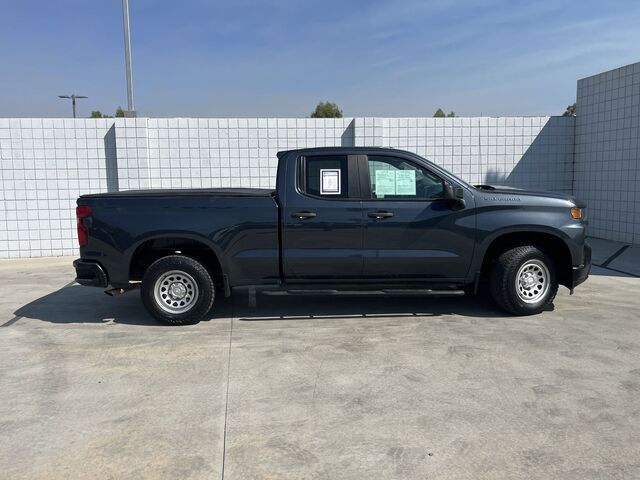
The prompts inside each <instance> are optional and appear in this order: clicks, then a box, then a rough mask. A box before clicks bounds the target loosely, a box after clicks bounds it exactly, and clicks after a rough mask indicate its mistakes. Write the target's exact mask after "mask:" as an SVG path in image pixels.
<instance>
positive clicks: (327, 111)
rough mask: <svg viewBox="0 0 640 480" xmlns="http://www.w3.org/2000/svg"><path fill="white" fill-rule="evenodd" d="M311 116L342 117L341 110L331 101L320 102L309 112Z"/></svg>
mask: <svg viewBox="0 0 640 480" xmlns="http://www.w3.org/2000/svg"><path fill="white" fill-rule="evenodd" d="M311 118H342V110H340V108H339V107H338V105H336V104H335V103H332V102H320V103H318V105H316V109H315V110H314V111H313V113H312V114H311Z"/></svg>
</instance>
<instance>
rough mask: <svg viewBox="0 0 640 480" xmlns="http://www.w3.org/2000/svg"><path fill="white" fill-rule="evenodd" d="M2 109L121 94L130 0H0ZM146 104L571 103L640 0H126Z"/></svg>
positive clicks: (273, 109)
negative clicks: (578, 86) (124, 8)
mask: <svg viewBox="0 0 640 480" xmlns="http://www.w3.org/2000/svg"><path fill="white" fill-rule="evenodd" d="M0 5H1V10H0V12H1V13H0V55H1V58H2V65H3V68H1V69H0V116H1V117H13V116H68V115H69V114H70V110H71V108H70V105H69V104H68V103H67V102H66V101H63V100H59V99H57V95H59V94H70V93H76V94H83V95H88V96H89V99H88V100H82V101H80V102H81V103H80V104H79V114H80V116H87V115H88V114H89V111H90V110H94V109H99V110H101V111H103V112H108V113H113V111H114V110H115V108H116V107H117V106H118V105H122V106H123V107H125V106H126V86H125V77H124V60H123V57H124V53H123V40H122V16H121V2H120V0H46V1H45V0H38V1H36V0H19V1H18V0H0ZM130 13H131V28H132V33H131V35H132V50H133V62H134V66H133V70H134V89H135V99H136V107H137V110H138V111H139V112H140V114H141V115H147V116H214V117H223V116H247V117H256V116H307V115H308V114H309V113H310V111H311V110H313V107H314V106H315V104H316V103H317V102H318V101H319V100H331V101H335V102H337V103H338V104H339V105H340V106H341V107H342V108H343V110H344V113H345V115H346V116H364V115H378V116H424V115H427V116H429V115H431V114H432V113H433V111H434V110H435V109H436V108H437V107H439V106H441V107H442V108H443V109H445V110H447V111H448V110H454V111H456V112H457V113H458V114H459V115H480V114H481V113H482V114H484V115H494V116H497V115H518V114H526V115H533V114H561V113H562V112H563V111H564V108H565V107H566V105H567V104H569V103H572V102H573V101H574V100H575V86H576V80H577V79H578V78H582V77H585V76H588V75H591V74H595V73H598V72H601V71H604V70H609V69H611V68H615V67H618V66H621V65H625V64H629V63H633V62H637V61H640V48H639V46H640V27H639V26H638V25H639V24H640V22H639V21H640V2H637V1H635V0H628V1H617V0H607V1H603V0H597V1H596V0H572V1H569V0H542V1H535V0H529V1H519V0H479V1H461V0H460V1H458V0H437V1H430V0H406V1H400V0H398V1H381V0H371V1H364V0H341V1H336V0H320V1H318V0H316V1H307V0H229V1H219V0H182V1H179V0H130Z"/></svg>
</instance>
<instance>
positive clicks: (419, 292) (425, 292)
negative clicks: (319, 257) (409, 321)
mask: <svg viewBox="0 0 640 480" xmlns="http://www.w3.org/2000/svg"><path fill="white" fill-rule="evenodd" d="M262 293H264V294H265V295H272V296H287V295H288V296H295V295H342V296H376V295H389V296H402V295H406V296H429V297H461V296H463V295H464V290H431V289H425V288H411V289H408V288H403V289H382V290H314V289H312V290H264V291H263V292H262Z"/></svg>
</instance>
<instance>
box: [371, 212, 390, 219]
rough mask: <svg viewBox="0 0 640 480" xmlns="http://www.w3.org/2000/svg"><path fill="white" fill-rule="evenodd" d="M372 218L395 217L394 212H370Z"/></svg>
mask: <svg viewBox="0 0 640 480" xmlns="http://www.w3.org/2000/svg"><path fill="white" fill-rule="evenodd" d="M367 215H369V216H370V217H371V218H389V217H393V212H369V213H368V214H367Z"/></svg>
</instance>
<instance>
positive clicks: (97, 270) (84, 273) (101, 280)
mask: <svg viewBox="0 0 640 480" xmlns="http://www.w3.org/2000/svg"><path fill="white" fill-rule="evenodd" d="M73 268H75V269H76V282H78V283H79V284H80V285H85V286H87V287H102V288H106V287H107V286H109V279H108V278H107V274H106V272H105V271H104V269H103V268H102V266H101V265H100V264H99V263H97V262H89V261H86V260H82V259H81V258H79V259H77V260H75V261H74V262H73Z"/></svg>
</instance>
